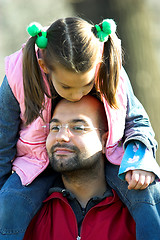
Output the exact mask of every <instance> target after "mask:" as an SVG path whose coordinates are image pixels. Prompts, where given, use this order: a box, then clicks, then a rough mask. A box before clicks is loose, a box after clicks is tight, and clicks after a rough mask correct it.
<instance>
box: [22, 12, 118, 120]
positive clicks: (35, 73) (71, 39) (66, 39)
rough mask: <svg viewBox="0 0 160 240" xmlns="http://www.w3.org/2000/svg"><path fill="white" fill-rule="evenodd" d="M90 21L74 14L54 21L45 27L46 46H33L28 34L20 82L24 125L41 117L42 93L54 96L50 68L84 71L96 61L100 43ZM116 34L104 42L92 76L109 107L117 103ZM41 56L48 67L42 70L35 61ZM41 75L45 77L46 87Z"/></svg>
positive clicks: (52, 69)
mask: <svg viewBox="0 0 160 240" xmlns="http://www.w3.org/2000/svg"><path fill="white" fill-rule="evenodd" d="M93 27H94V26H93V25H92V24H90V23H88V22H87V21H85V20H83V19H81V18H77V17H73V18H65V19H59V20H57V21H55V22H54V23H53V24H52V25H51V26H50V27H49V28H48V30H47V38H48V44H47V47H46V48H45V49H43V50H42V49H41V50H40V49H39V50H38V51H37V52H36V50H35V41H36V38H37V37H31V38H30V39H29V40H28V42H27V43H26V45H25V47H24V49H23V82H24V95H25V119H26V125H28V124H30V123H31V122H32V121H33V120H35V119H36V118H37V117H38V116H41V117H42V111H43V109H44V101H45V95H46V96H47V97H52V98H53V96H56V94H57V93H56V92H55V90H54V87H53V84H52V81H51V77H50V76H51V72H53V71H54V67H55V66H56V64H59V65H61V66H62V67H64V68H65V69H67V70H68V71H72V72H76V73H84V72H86V71H88V70H90V69H91V68H92V67H93V66H94V65H95V64H98V63H99V56H100V54H99V53H100V43H99V40H98V38H96V36H95V34H94V33H93V31H92V29H93ZM117 43H118V38H117V36H116V35H115V34H113V36H112V34H111V35H110V36H109V39H108V41H107V42H106V43H105V44H104V51H103V54H102V57H101V60H100V67H99V70H98V73H97V76H96V79H95V83H96V87H97V89H98V90H99V91H100V93H101V94H102V96H104V97H105V98H106V100H107V101H108V103H109V105H110V106H111V107H117V103H116V89H117V85H118V80H119V71H120V67H121V56H120V51H119V44H117ZM38 57H40V58H42V59H43V61H44V64H45V66H46V67H47V69H48V72H49V73H48V74H44V73H43V72H42V70H41V69H40V66H39V64H38V60H37V59H38ZM44 78H45V79H46V80H47V81H48V84H49V87H50V91H48V90H47V88H46V84H45V82H44Z"/></svg>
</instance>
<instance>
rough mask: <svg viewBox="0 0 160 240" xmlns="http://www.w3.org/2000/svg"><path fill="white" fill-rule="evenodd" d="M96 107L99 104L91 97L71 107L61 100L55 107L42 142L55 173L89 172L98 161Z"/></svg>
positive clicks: (99, 144)
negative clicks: (45, 137)
mask: <svg viewBox="0 0 160 240" xmlns="http://www.w3.org/2000/svg"><path fill="white" fill-rule="evenodd" d="M98 107H100V103H99V101H98V100H97V99H95V98H94V97H91V96H85V97H84V98H82V99H81V100H80V101H79V102H75V103H73V102H68V101H66V100H62V101H61V102H60V103H59V104H58V105H57V107H56V109H55V111H54V114H53V118H52V120H51V123H50V133H49V135H48V138H47V142H46V147H47V151H48V155H49V159H50V163H51V165H52V167H53V168H54V169H55V170H56V171H58V172H66V171H74V170H80V169H89V168H90V167H91V166H93V165H94V164H95V163H96V162H97V161H99V160H100V157H101V154H102V142H101V139H100V133H99V129H98V121H97V110H98Z"/></svg>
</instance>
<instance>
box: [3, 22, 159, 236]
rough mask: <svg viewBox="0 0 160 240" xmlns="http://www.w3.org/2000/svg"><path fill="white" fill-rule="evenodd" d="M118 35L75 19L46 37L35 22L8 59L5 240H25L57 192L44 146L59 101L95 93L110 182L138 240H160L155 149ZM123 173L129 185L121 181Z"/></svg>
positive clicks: (109, 27) (51, 29)
mask: <svg viewBox="0 0 160 240" xmlns="http://www.w3.org/2000/svg"><path fill="white" fill-rule="evenodd" d="M115 31H116V25H115V23H114V21H113V20H111V19H107V20H104V21H103V22H102V23H100V24H98V25H95V26H93V25H91V24H89V23H88V22H86V21H84V20H82V19H80V18H76V17H72V18H65V19H59V20H57V21H56V22H54V23H53V24H52V25H51V26H50V27H49V28H48V29H47V30H46V31H45V30H44V29H43V28H41V26H40V25H39V24H36V23H33V24H31V25H30V26H29V27H28V32H29V34H30V35H31V38H29V40H28V41H27V43H26V45H24V46H23V47H22V49H20V50H19V51H18V52H16V53H14V54H12V55H11V56H8V57H7V58H6V76H5V78H4V81H3V83H2V85H1V89H0V146H1V149H0V186H1V191H0V239H1V240H3V239H7V240H12V239H16V240H19V239H23V236H24V232H25V230H26V228H27V226H28V224H29V222H30V220H31V219H32V217H33V216H34V215H35V213H36V212H37V211H38V209H39V208H40V207H41V204H42V201H43V200H44V199H45V198H46V197H47V195H48V190H49V188H50V187H51V186H52V185H53V181H54V179H55V177H56V173H53V171H52V170H51V169H50V167H49V166H48V164H49V160H48V156H47V152H46V148H45V140H46V137H47V134H48V128H47V127H46V126H47V124H48V123H49V121H50V119H51V114H52V109H53V106H54V102H55V101H56V98H58V96H61V97H63V98H66V99H67V100H69V101H78V100H80V99H81V98H82V96H84V95H86V94H88V93H89V92H91V90H93V89H96V90H97V92H99V93H100V94H101V98H102V101H103V102H104V107H105V110H106V115H107V119H108V128H109V135H108V141H107V144H106V157H107V159H108V160H109V162H110V163H109V162H108V173H107V176H106V177H107V181H108V183H109V184H110V185H111V187H113V188H114V189H115V190H116V191H117V193H118V194H119V196H120V198H121V199H122V200H123V202H124V203H125V204H126V205H127V207H128V209H129V210H130V212H131V214H132V216H133V218H134V219H135V221H136V232H137V233H136V234H137V239H140V240H142V239H145V240H146V239H159V234H160V218H159V213H160V186H159V183H158V182H155V181H154V179H155V175H156V176H157V177H159V176H160V171H159V167H158V164H157V163H156V161H155V152H156V148H157V143H156V141H155V139H154V133H153V130H152V128H151V125H150V122H149V118H148V116H147V114H146V112H145V110H144V108H143V107H142V105H141V104H140V103H139V101H138V100H137V99H136V97H135V96H134V94H133V91H132V88H131V85H130V82H129V79H128V77H127V75H126V73H125V71H124V69H123V67H122V63H121V46H120V40H119V39H118V38H117V36H116V33H115ZM84 107H85V106H84ZM124 150H125V152H124ZM119 165H120V169H119ZM118 169H119V176H120V177H121V178H122V179H125V180H126V181H127V182H128V183H127V182H126V181H123V180H121V179H120V178H118V172H117V171H118ZM11 173H12V174H11ZM125 174H126V175H125ZM153 181H154V183H152V182H153ZM150 183H152V184H151V185H150V186H149V187H148V188H146V187H147V186H148V185H149V184H150ZM128 184H129V185H128ZM128 188H129V189H132V190H128ZM134 189H135V190H136V189H144V190H143V191H135V190H134ZM151 222H152V223H154V225H151V224H150V223H151Z"/></svg>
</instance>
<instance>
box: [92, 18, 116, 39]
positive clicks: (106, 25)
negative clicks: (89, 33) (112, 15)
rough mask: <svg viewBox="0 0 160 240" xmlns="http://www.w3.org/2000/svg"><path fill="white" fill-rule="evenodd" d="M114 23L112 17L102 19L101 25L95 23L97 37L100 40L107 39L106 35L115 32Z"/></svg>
mask: <svg viewBox="0 0 160 240" xmlns="http://www.w3.org/2000/svg"><path fill="white" fill-rule="evenodd" d="M116 27H117V26H116V24H115V22H114V20H113V19H104V20H103V22H102V27H100V26H99V25H97V24H96V25H95V28H96V30H97V32H96V36H97V37H98V38H99V41H100V42H106V41H108V37H109V35H110V34H112V33H115V32H116Z"/></svg>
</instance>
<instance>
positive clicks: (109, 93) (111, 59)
mask: <svg viewBox="0 0 160 240" xmlns="http://www.w3.org/2000/svg"><path fill="white" fill-rule="evenodd" d="M116 40H117V39H116ZM120 68H121V53H120V49H119V46H117V44H115V41H114V39H113V36H109V38H108V41H107V42H105V43H104V51H103V55H102V62H101V64H100V67H99V71H98V74H97V80H96V86H97V88H98V89H99V91H100V93H101V95H102V96H104V98H105V99H106V100H107V102H108V104H109V105H110V106H111V107H114V108H118V103H117V99H116V92H117V87H118V82H119V77H120Z"/></svg>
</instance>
